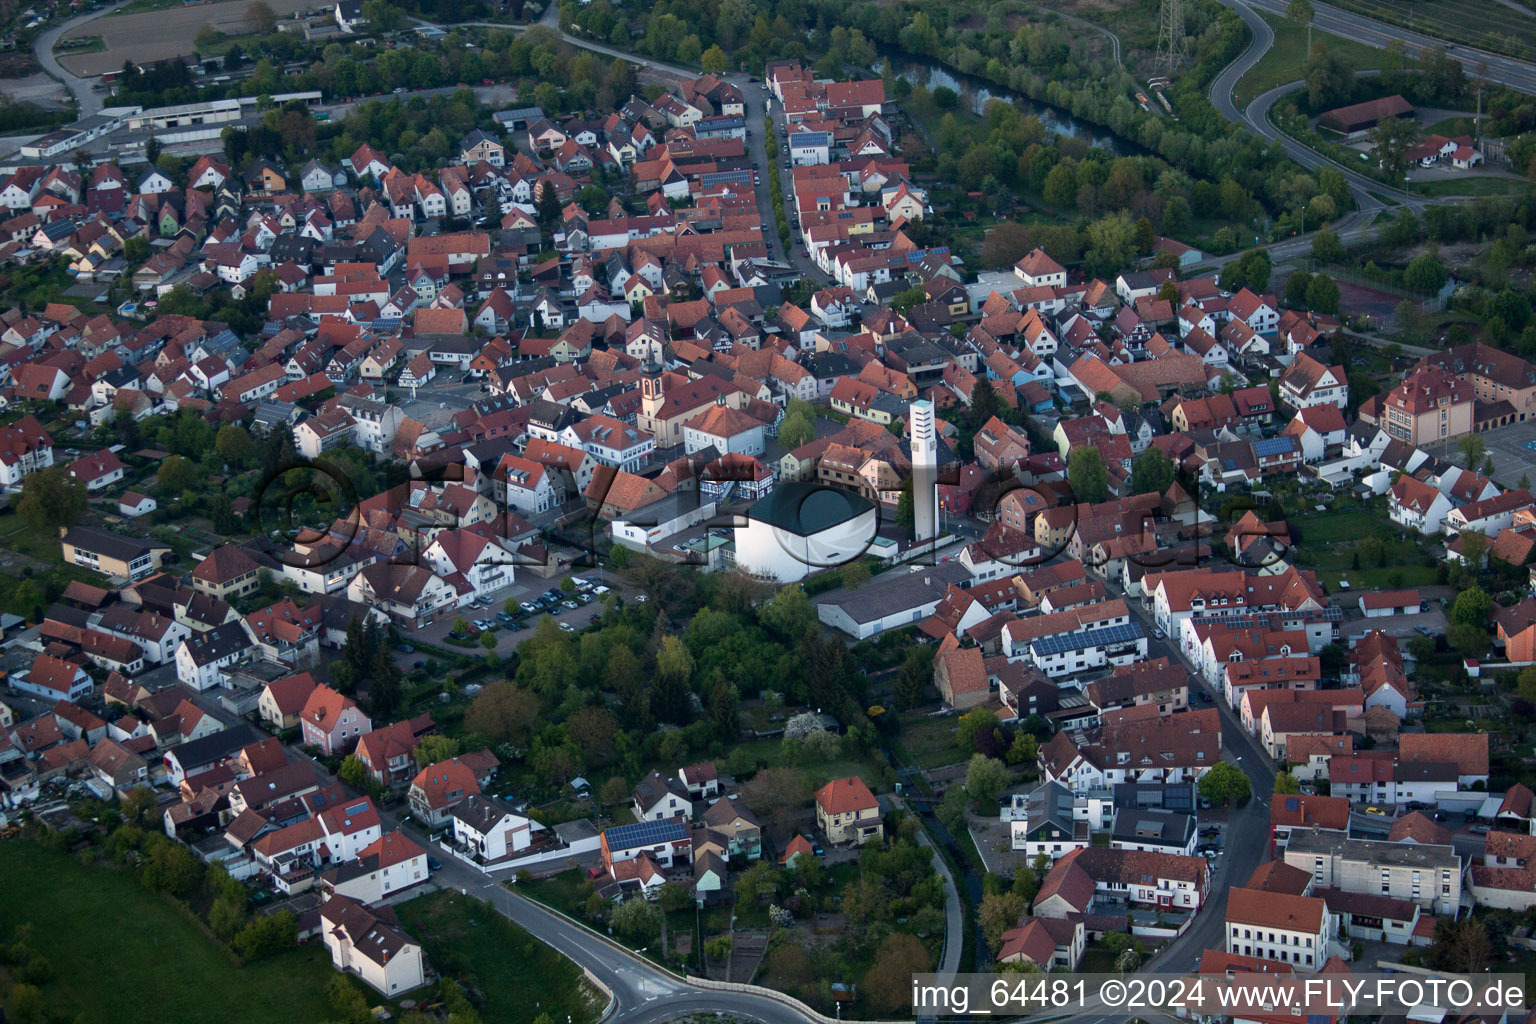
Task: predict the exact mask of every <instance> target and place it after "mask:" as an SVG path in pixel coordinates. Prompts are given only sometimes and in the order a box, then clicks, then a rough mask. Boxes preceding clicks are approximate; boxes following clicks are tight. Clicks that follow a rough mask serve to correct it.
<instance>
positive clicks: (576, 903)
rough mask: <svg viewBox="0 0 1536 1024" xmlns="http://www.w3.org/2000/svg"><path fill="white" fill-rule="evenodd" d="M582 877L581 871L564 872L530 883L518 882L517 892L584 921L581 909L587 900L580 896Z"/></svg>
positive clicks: (536, 879)
mask: <svg viewBox="0 0 1536 1024" xmlns="http://www.w3.org/2000/svg"><path fill="white" fill-rule="evenodd" d="M581 883H582V877H581V872H580V871H562V872H560V873H559V874H558V875H550V876H549V877H548V878H535V879H533V880H532V881H530V882H518V883H517V891H518V892H520V893H522V894H523V895H524V896H527V897H528V898H529V899H535V900H538V901H539V902H540V903H542V904H544V905H545V906H549V907H554V908H555V909H556V910H558V911H560V912H562V913H564V914H568V915H569V916H571V917H574V918H576V919H577V920H578V921H580V920H583V916H582V912H581V907H582V904H583V903H584V902H585V901H586V898H585V897H583V896H582V895H580V893H581Z"/></svg>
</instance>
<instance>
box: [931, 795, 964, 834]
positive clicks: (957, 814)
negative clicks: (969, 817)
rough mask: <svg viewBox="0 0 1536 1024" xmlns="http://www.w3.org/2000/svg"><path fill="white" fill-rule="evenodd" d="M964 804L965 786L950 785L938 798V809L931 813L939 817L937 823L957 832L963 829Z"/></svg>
mask: <svg viewBox="0 0 1536 1024" xmlns="http://www.w3.org/2000/svg"><path fill="white" fill-rule="evenodd" d="M965 805H966V800H965V788H964V787H963V786H950V787H949V788H948V789H946V790H945V791H944V796H943V798H942V799H941V800H939V807H938V810H936V811H934V812H933V813H934V816H935V817H936V818H938V819H939V824H941V825H943V826H944V827H945V828H947V829H949V831H950V832H952V833H956V834H958V833H960V832H963V831H964V830H965Z"/></svg>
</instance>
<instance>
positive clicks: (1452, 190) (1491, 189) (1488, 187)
mask: <svg viewBox="0 0 1536 1024" xmlns="http://www.w3.org/2000/svg"><path fill="white" fill-rule="evenodd" d="M1530 187H1531V183H1530V182H1528V181H1521V180H1519V179H1517V178H1488V177H1471V176H1469V177H1465V178H1440V179H1439V180H1437V181H1420V182H1415V183H1414V186H1413V191H1414V192H1415V193H1417V194H1418V195H1421V196H1509V195H1518V194H1520V193H1522V192H1524V191H1526V190H1527V189H1529V188H1530Z"/></svg>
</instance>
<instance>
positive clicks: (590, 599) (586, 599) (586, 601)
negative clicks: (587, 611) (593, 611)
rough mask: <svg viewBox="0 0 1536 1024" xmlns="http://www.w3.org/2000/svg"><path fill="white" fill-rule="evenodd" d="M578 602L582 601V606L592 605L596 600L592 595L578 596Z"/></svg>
mask: <svg viewBox="0 0 1536 1024" xmlns="http://www.w3.org/2000/svg"><path fill="white" fill-rule="evenodd" d="M576 600H578V601H580V602H581V603H582V604H591V603H592V602H593V600H594V598H593V597H592V595H591V594H577V595H576Z"/></svg>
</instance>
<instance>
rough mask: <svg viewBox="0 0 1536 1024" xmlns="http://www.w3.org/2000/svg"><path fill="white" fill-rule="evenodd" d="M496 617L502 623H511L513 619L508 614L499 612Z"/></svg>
mask: <svg viewBox="0 0 1536 1024" xmlns="http://www.w3.org/2000/svg"><path fill="white" fill-rule="evenodd" d="M496 617H497V618H498V619H500V620H501V621H502V622H511V621H512V619H513V616H512V615H511V614H510V613H508V612H497V613H496Z"/></svg>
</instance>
